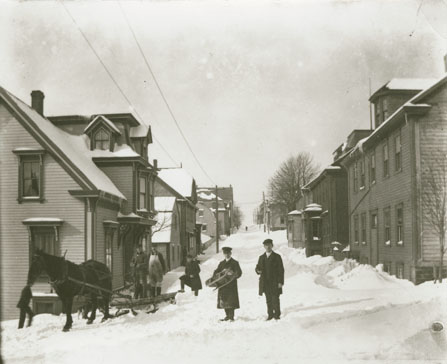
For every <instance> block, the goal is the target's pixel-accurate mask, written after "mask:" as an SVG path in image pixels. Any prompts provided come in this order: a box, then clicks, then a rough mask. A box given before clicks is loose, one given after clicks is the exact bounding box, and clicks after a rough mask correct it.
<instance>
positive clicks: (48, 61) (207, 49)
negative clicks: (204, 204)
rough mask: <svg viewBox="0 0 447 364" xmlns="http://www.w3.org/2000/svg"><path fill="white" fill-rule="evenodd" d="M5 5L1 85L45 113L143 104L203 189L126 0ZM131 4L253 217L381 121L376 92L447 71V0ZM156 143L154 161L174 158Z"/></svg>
mask: <svg viewBox="0 0 447 364" xmlns="http://www.w3.org/2000/svg"><path fill="white" fill-rule="evenodd" d="M64 4H65V6H66V8H67V9H68V11H69V12H70V13H71V15H72V16H73V17H74V19H75V20H76V22H77V25H76V24H75V23H74V22H73V21H72V19H71V18H70V16H69V14H68V13H67V12H66V10H65V9H64V7H63V5H62V4H61V3H60V2H55V1H40V2H37V1H30V2H2V3H1V4H0V85H1V86H2V87H4V88H6V89H7V90H9V91H10V92H12V93H13V94H15V95H16V96H18V97H20V98H21V99H22V100H24V101H26V102H27V103H29V102H30V92H31V90H35V89H40V90H42V91H43V92H44V93H45V96H46V97H45V114H46V115H47V116H51V115H60V114H97V113H106V112H129V111H131V112H132V111H133V110H132V107H131V106H129V104H128V103H127V101H126V100H125V99H124V98H123V96H122V95H121V94H120V92H119V91H118V89H117V87H116V86H115V85H114V83H113V82H112V81H111V80H110V77H109V76H108V74H107V73H106V71H105V70H104V68H103V67H102V65H101V64H100V62H99V61H98V59H97V58H96V57H95V55H94V53H93V52H92V50H91V49H90V48H89V46H88V45H87V43H86V41H85V40H84V38H83V37H82V35H81V33H80V32H79V30H78V28H77V27H78V26H79V27H80V28H81V29H82V31H83V32H84V33H85V35H86V37H87V38H88V39H89V41H90V42H91V44H92V45H93V47H94V48H95V50H96V51H97V53H98V54H99V56H100V57H101V59H102V60H103V62H104V63H105V64H106V66H107V67H108V68H109V70H110V72H111V73H112V75H113V77H114V78H115V79H116V81H117V83H118V84H119V85H120V87H121V88H122V90H123V91H124V93H125V94H126V96H127V97H128V99H129V100H130V101H131V103H132V105H133V107H134V108H135V109H136V111H137V112H138V113H139V114H140V115H141V116H142V118H143V119H144V120H143V122H145V123H147V124H150V125H151V126H152V130H153V135H154V137H155V138H156V139H157V142H161V144H162V145H163V146H164V148H166V149H167V150H168V152H169V154H170V155H171V156H172V158H173V159H174V160H175V162H176V163H177V164H180V163H183V166H184V167H185V168H186V169H187V170H188V171H189V172H190V173H191V174H192V175H193V176H194V177H195V178H196V180H197V182H198V184H199V185H210V184H211V182H210V181H209V180H208V179H207V177H206V176H205V175H204V173H202V171H201V170H200V168H199V167H198V166H197V163H196V162H195V161H194V159H193V158H192V156H191V153H190V152H189V151H188V149H187V147H186V145H185V143H184V142H183V140H182V138H181V136H180V134H179V132H178V130H177V129H176V127H175V124H174V122H173V120H172V119H171V117H170V115H169V113H168V111H167V109H166V107H165V105H164V104H163V101H162V99H161V97H160V94H159V93H158V91H157V88H156V86H155V83H154V80H153V79H152V78H151V75H150V73H149V71H148V69H147V68H146V66H145V63H144V60H143V58H142V56H141V55H140V53H139V52H138V48H137V45H136V43H135V41H134V39H133V37H132V33H131V32H130V30H129V28H128V26H127V24H126V21H125V18H124V14H123V12H122V11H121V8H120V7H119V4H118V3H117V2H115V1H103V2H75V1H66V2H64ZM121 4H122V9H123V10H124V12H125V14H126V16H127V17H128V19H129V20H130V22H131V24H132V26H133V28H134V31H135V34H136V37H137V38H138V40H139V42H140V44H141V47H142V49H143V51H144V53H145V55H146V57H147V59H148V61H149V62H150V64H151V66H152V69H153V71H154V73H155V75H156V77H157V79H158V82H159V84H160V86H161V88H162V90H163V91H164V94H165V96H166V98H167V100H168V101H169V104H170V106H171V108H172V110H173V112H174V114H175V115H176V117H177V119H178V122H179V124H180V126H181V128H182V130H183V132H184V134H185V135H186V137H187V139H188V141H189V143H190V144H191V146H192V148H193V150H194V152H195V153H196V155H197V156H198V158H199V160H200V162H201V164H202V165H203V167H204V168H205V170H206V171H207V172H208V174H209V175H210V176H211V178H212V180H213V182H214V183H217V184H218V185H229V184H232V185H233V187H234V192H235V199H236V201H237V202H239V203H240V204H241V206H242V207H243V209H244V211H245V213H246V215H248V216H247V217H248V218H249V219H248V221H247V223H249V222H251V211H252V209H253V208H254V206H255V205H256V203H258V202H259V201H260V200H261V196H262V191H263V190H266V186H267V183H268V179H269V177H270V176H271V175H272V174H273V173H274V171H275V169H276V167H277V166H278V165H279V163H280V162H281V161H283V160H284V159H286V158H287V157H288V156H290V155H293V154H296V153H298V152H300V151H309V152H310V153H312V154H313V155H314V158H315V161H316V162H317V163H319V164H320V165H321V166H325V165H327V164H329V163H331V156H332V152H333V151H334V149H336V147H337V146H338V145H339V144H341V143H342V142H343V141H344V139H345V138H346V136H347V135H348V134H349V133H350V131H351V130H352V129H354V128H357V129H359V128H368V127H369V106H368V96H369V86H368V79H369V78H371V84H372V90H373V91H374V90H375V89H377V88H378V87H380V86H381V85H383V84H384V83H386V82H387V81H388V80H390V79H391V78H393V77H411V78H415V77H422V78H426V77H440V76H442V75H443V72H444V64H443V56H444V54H445V53H446V50H447V47H446V40H447V22H446V21H445V19H447V2H445V0H423V2H422V4H421V1H420V0H418V1H413V0H408V1H389V0H386V1H385V0H384V1H349V2H348V1H315V0H313V1H309V2H303V1H295V2H294V1H279V0H278V1H250V2H248V1H247V2H243V1H239V0H238V1H126V2H121ZM157 142H156V143H155V144H154V145H152V146H151V147H150V158H151V159H153V158H157V159H158V160H159V165H161V166H173V165H175V164H174V162H173V161H172V160H171V159H170V158H169V157H167V156H166V154H165V153H164V152H163V151H162V150H161V148H160V147H159V146H158V145H156V144H158V143H157Z"/></svg>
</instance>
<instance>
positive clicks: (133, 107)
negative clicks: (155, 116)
mask: <svg viewBox="0 0 447 364" xmlns="http://www.w3.org/2000/svg"><path fill="white" fill-rule="evenodd" d="M59 3H60V4H61V5H62V6H63V8H64V9H65V11H66V12H67V14H68V16H69V17H70V18H71V20H72V21H73V23H74V24H75V25H76V27H77V28H78V30H79V32H80V33H81V35H82V37H83V38H84V40H85V41H86V42H87V44H88V46H89V47H90V49H91V50H92V52H93V54H94V55H95V56H96V58H97V59H98V61H99V62H100V63H101V65H102V66H103V68H104V70H105V71H106V72H107V74H108V75H109V77H110V79H111V80H112V81H113V83H114V84H115V86H116V87H117V88H118V90H119V92H120V93H121V95H122V96H123V98H124V99H125V100H126V101H127V103H128V104H129V106H130V107H131V108H132V110H134V111H135V113H136V114H137V116H138V117H139V118H140V120H144V119H143V118H142V117H141V115H140V113H139V112H138V110H137V109H136V108H135V106H133V104H132V102H131V101H130V100H129V98H128V97H127V96H126V94H125V93H124V91H123V89H122V88H121V87H120V85H119V84H118V82H117V81H116V80H115V78H114V77H113V75H112V73H111V72H110V70H109V69H108V68H107V66H106V64H105V63H104V62H103V60H102V59H101V57H100V56H99V54H98V52H96V50H95V48H94V47H93V45H92V44H91V42H90V41H89V39H88V38H87V36H86V35H85V34H84V32H83V31H82V29H81V27H80V26H79V24H78V23H77V22H76V19H75V18H74V17H73V16H72V15H71V13H70V11H69V10H68V8H67V7H66V6H65V4H64V2H63V0H59ZM153 138H154V140H155V141H156V142H157V143H158V144H159V145H160V147H161V149H162V150H163V151H164V152H165V153H166V155H167V156H168V157H169V158H170V159H171V161H172V162H173V163H174V164H175V165H177V162H176V161H175V159H174V158H173V157H172V156H171V155H170V154H169V152H168V151H167V150H166V148H165V147H164V146H163V144H162V143H161V142H160V141H159V140H157V139H156V138H155V137H153Z"/></svg>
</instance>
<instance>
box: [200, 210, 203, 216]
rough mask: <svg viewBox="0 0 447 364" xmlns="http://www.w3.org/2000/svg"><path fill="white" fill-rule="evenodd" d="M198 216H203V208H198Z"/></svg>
mask: <svg viewBox="0 0 447 364" xmlns="http://www.w3.org/2000/svg"><path fill="white" fill-rule="evenodd" d="M199 217H203V209H199Z"/></svg>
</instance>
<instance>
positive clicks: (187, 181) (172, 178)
mask: <svg viewBox="0 0 447 364" xmlns="http://www.w3.org/2000/svg"><path fill="white" fill-rule="evenodd" d="M158 177H159V178H160V179H161V180H163V181H164V182H165V183H167V184H168V185H170V186H171V187H172V188H173V189H174V190H176V191H177V192H178V193H180V194H181V195H183V196H185V197H191V196H192V190H193V187H194V185H195V183H194V178H193V177H192V176H191V175H190V174H189V173H188V172H186V170H184V169H183V168H162V169H160V171H159V172H158Z"/></svg>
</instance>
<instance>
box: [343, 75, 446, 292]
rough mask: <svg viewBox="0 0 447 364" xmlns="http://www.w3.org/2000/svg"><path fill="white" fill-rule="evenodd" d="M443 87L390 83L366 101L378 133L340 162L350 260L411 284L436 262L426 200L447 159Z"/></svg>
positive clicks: (443, 84)
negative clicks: (378, 267) (379, 267)
mask: <svg viewBox="0 0 447 364" xmlns="http://www.w3.org/2000/svg"><path fill="white" fill-rule="evenodd" d="M446 83H447V77H443V78H442V79H440V80H437V81H432V80H428V81H427V80H393V81H390V82H389V83H387V84H386V85H385V86H384V87H382V88H381V89H379V90H378V91H377V92H376V93H374V94H373V95H372V96H371V98H370V101H371V103H373V104H374V108H375V123H374V124H375V126H376V128H375V130H374V131H373V132H372V134H371V135H370V136H369V137H367V138H365V139H363V140H361V141H360V142H359V143H358V144H357V146H356V147H355V148H354V149H353V150H352V151H351V152H350V153H349V155H348V156H347V157H346V158H345V159H344V160H343V165H344V166H345V168H346V169H347V172H348V191H349V218H350V244H351V245H350V249H351V256H353V257H355V258H357V259H358V260H359V261H360V262H361V263H365V264H366V263H367V264H372V265H376V264H379V263H380V264H383V267H384V270H386V271H388V272H389V273H390V274H394V275H396V276H397V277H399V278H406V279H410V280H412V281H413V282H415V283H420V282H422V281H424V280H427V279H433V273H432V271H433V265H435V264H438V262H439V259H440V251H439V238H438V237H437V236H436V234H435V233H434V228H433V226H431V225H430V224H429V221H428V216H429V214H430V212H429V210H430V207H429V206H427V205H426V203H425V201H427V200H429V198H430V196H429V195H428V194H429V193H430V191H429V189H428V186H429V183H430V179H431V178H432V177H433V175H434V174H437V175H439V173H441V172H442V171H441V170H440V168H441V167H442V165H443V164H444V163H445V158H446V155H447V132H446V129H447V87H446ZM427 84H428V85H429V86H427ZM444 171H445V170H444ZM444 173H445V172H444Z"/></svg>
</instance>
